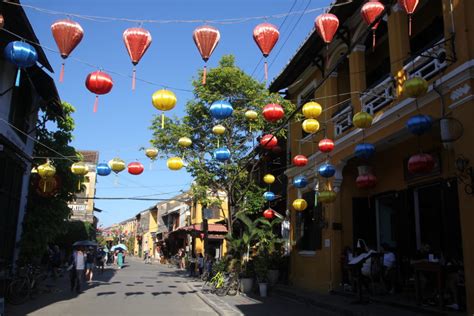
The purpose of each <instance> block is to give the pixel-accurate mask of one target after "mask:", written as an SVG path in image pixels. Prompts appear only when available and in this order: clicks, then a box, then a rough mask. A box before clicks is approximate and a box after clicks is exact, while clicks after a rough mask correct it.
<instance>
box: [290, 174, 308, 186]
mask: <svg viewBox="0 0 474 316" xmlns="http://www.w3.org/2000/svg"><path fill="white" fill-rule="evenodd" d="M293 185H294V186H295V188H298V189H303V188H305V187H306V186H307V185H308V179H306V177H305V176H298V177H296V178H294V179H293Z"/></svg>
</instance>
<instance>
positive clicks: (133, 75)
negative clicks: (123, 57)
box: [132, 66, 137, 91]
mask: <svg viewBox="0 0 474 316" xmlns="http://www.w3.org/2000/svg"><path fill="white" fill-rule="evenodd" d="M136 81H137V69H136V68H135V66H133V72H132V90H134V91H135V85H136Z"/></svg>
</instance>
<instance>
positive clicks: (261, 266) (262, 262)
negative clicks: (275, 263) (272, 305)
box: [253, 253, 268, 297]
mask: <svg viewBox="0 0 474 316" xmlns="http://www.w3.org/2000/svg"><path fill="white" fill-rule="evenodd" d="M253 260H254V267H255V274H256V275H257V282H258V287H259V290H260V296H261V297H267V286H268V283H267V273H268V259H267V257H266V256H264V255H263V254H262V253H260V254H258V255H257V256H256V257H255V258H254V259H253Z"/></svg>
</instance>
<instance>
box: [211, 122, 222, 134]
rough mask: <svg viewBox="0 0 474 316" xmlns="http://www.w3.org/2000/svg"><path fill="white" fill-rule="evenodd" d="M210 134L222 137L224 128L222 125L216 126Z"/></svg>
mask: <svg viewBox="0 0 474 316" xmlns="http://www.w3.org/2000/svg"><path fill="white" fill-rule="evenodd" d="M212 133H214V134H215V135H222V134H224V133H225V127H224V126H223V125H220V124H219V125H216V126H214V127H213V128H212Z"/></svg>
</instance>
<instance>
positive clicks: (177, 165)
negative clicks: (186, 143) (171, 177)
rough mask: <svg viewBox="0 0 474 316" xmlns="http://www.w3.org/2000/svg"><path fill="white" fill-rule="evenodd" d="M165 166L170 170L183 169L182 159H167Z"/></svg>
mask: <svg viewBox="0 0 474 316" xmlns="http://www.w3.org/2000/svg"><path fill="white" fill-rule="evenodd" d="M166 166H167V167H168V168H169V169H171V170H179V169H181V168H183V166H184V163H183V159H181V158H179V157H172V158H169V159H168V160H167V161H166Z"/></svg>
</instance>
